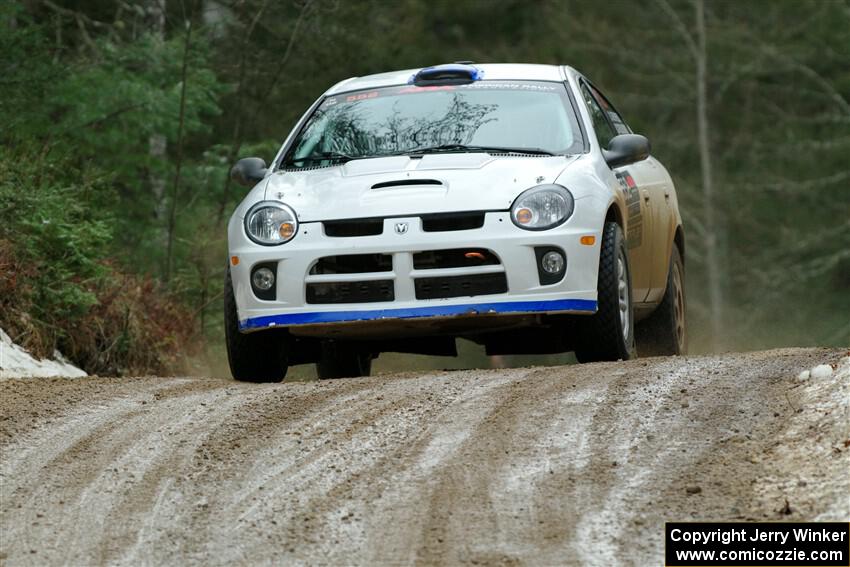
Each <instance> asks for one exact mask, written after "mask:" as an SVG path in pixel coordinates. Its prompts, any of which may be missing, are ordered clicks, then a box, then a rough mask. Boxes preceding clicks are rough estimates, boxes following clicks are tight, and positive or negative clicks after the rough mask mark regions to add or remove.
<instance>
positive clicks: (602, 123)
mask: <svg viewBox="0 0 850 567" xmlns="http://www.w3.org/2000/svg"><path fill="white" fill-rule="evenodd" d="M581 94H582V96H583V97H584V102H585V103H587V109H588V110H589V111H590V118H591V120H592V121H593V129H594V130H595V131H596V138H597V139H598V140H599V145H600V146H602V147H603V148H607V147H608V142H610V141H611V138H613V137H614V136H616V134H615V133H614V129H613V128H612V127H611V123H610V122H608V119H607V118H605V114H603V113H602V108H601V107H600V106H599V103H598V102H596V99H595V98H594V97H593V95H592V94H590V90H589V89H588V87H587V85H586V84H585V83H583V82H582V84H581Z"/></svg>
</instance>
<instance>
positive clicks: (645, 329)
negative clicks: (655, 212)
mask: <svg viewBox="0 0 850 567" xmlns="http://www.w3.org/2000/svg"><path fill="white" fill-rule="evenodd" d="M685 306H686V304H685V264H684V262H682V255H681V254H680V253H679V247H678V246H676V245H675V244H673V252H672V253H671V255H670V269H669V270H668V271H667V288H666V289H665V291H664V298H663V299H662V300H661V303H660V304H659V305H658V307H656V308H655V311H653V312H652V315H650V316H649V317H647V318H646V320H644V321H642V322H641V323H640V325H638V327H637V329H636V330H635V333H636V337H637V347H638V353H639V354H640V355H641V356H674V355H679V354H685V353H686V352H687V351H688V334H687V329H686V327H685Z"/></svg>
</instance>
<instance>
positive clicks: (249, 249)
mask: <svg viewBox="0 0 850 567" xmlns="http://www.w3.org/2000/svg"><path fill="white" fill-rule="evenodd" d="M577 205H578V203H577ZM589 220H590V219H587V220H586V221H585V222H582V221H580V220H579V219H578V218H577V216H576V215H575V214H574V215H573V218H571V219H569V221H567V222H566V223H565V224H563V225H561V226H560V227H557V228H555V229H552V230H547V231H541V232H530V231H526V230H522V229H520V228H518V227H516V226H515V225H514V224H513V223H512V222H511V220H510V216H509V213H508V212H507V211H500V212H489V213H486V215H485V220H484V225H483V226H482V227H481V228H477V229H472V230H462V231H449V232H424V231H423V230H422V223H421V220H420V217H415V216H414V217H403V218H388V219H384V221H383V222H384V230H383V234H381V235H376V236H357V237H329V236H327V235H325V233H324V229H323V224H322V223H320V222H316V223H304V224H302V225H301V226H300V227H299V233H298V235H297V236H296V237H295V238H294V239H293V240H292V241H290V242H289V243H287V244H283V245H281V246H274V247H267V246H259V245H257V244H255V243H254V242H252V241H251V240H249V239H248V238H247V236H246V235H245V233H244V229H243V227H242V222H241V219H240V218H238V216H235V217H234V218H232V219H231V222H230V225H229V246H230V257H234V256H235V257H238V259H239V262H238V264H236V265H233V264H231V266H230V270H231V277H232V278H233V289H234V294H235V298H236V304H237V308H238V312H239V327H240V329H241V330H243V331H245V332H250V331H255V330H259V329H265V328H269V327H280V326H283V327H295V326H316V325H322V326H325V325H329V324H332V325H337V324H345V323H354V322H363V321H372V320H388V319H399V320H401V319H404V320H407V321H415V320H417V319H421V320H428V321H433V320H434V318H447V317H450V318H457V317H470V318H473V317H475V316H477V315H485V314H486V315H499V314H504V315H517V314H525V313H582V314H590V313H595V312H596V276H597V269H598V265H599V244H600V239H601V233H600V230H599V226H601V223H591V222H589ZM397 223H407V225H408V230H407V232H405V233H404V234H397V233H396V232H395V228H394V227H395V225H396V224H397ZM582 236H595V237H596V238H595V244H593V245H589V246H588V245H583V244H581V243H580V238H581V237H582ZM540 246H552V247H557V248H560V249H562V250H563V251H564V253H565V254H566V258H567V267H566V273H565V275H564V278H563V279H562V280H561V281H560V282H558V283H556V284H552V285H541V284H540V279H539V275H538V270H537V259H536V256H535V252H534V248H535V247H540ZM464 248H469V249H478V248H486V249H488V250H490V251H492V252H493V253H494V254H495V255H496V256H497V257H498V258H499V260H500V262H501V263H500V264H499V265H498V266H492V265H490V266H471V267H462V268H440V269H414V265H413V254H415V253H417V252H423V251H429V250H444V249H464ZM346 254H391V255H392V270H391V271H389V272H374V273H357V274H333V275H311V274H310V273H309V272H310V269H311V267H312V266H313V265H314V264H315V263H316V261H317V260H318V259H319V258H322V257H325V256H339V255H346ZM264 262H277V279H276V299H275V300H274V301H264V300H261V299H258V298H257V297H256V296H255V295H254V292H253V290H252V289H251V285H250V274H251V268H252V267H253V266H254V265H256V264H259V263H264ZM499 272H503V273H504V274H505V276H506V279H507V289H508V291H507V292H506V293H498V294H491V295H478V296H475V297H469V296H466V297H453V298H449V299H417V298H416V293H415V287H414V281H415V280H416V279H418V278H424V277H434V276H446V277H451V276H456V275H473V274H484V273H499ZM388 279H389V280H392V282H393V288H394V300H393V301H382V302H370V303H348V304H309V303H307V298H306V291H305V289H306V284H308V283H310V282H355V281H374V280H388ZM361 324H362V323H361ZM470 325H473V326H474V325H475V322H474V321H471V322H470Z"/></svg>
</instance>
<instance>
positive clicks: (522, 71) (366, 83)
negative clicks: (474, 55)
mask: <svg viewBox="0 0 850 567" xmlns="http://www.w3.org/2000/svg"><path fill="white" fill-rule="evenodd" d="M473 65H474V66H475V67H477V68H479V69H481V70H482V71H484V80H486V81H490V80H517V81H563V80H564V79H565V78H566V73H565V71H566V70H567V69H570V68H569V67H564V66H563V65H538V64H534V63H487V64H477V63H474V64H473ZM419 70H420V69H405V70H403V71H390V72H388V73H378V74H376V75H366V76H365V77H352V78H350V79H346V80H344V81H341V82H339V83H337V84H336V85H334V86H333V87H331V88H330V89H328V90H327V91H326V92H325V96H328V95H335V94H339V93H343V92H348V91H359V90H362V89H374V88H378V87H390V86H394V85H405V84H407V81H408V80H409V79H410V77H411V76H412V75H414V74H415V73H416V72H418V71H419Z"/></svg>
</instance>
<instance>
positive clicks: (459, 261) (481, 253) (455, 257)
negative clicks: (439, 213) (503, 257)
mask: <svg viewBox="0 0 850 567" xmlns="http://www.w3.org/2000/svg"><path fill="white" fill-rule="evenodd" d="M500 263H501V262H499V259H498V258H497V257H496V255H495V254H493V253H492V252H490V251H489V250H487V249H485V248H455V249H450V250H428V251H426V252H418V253H416V254H414V255H413V267H414V268H415V269H417V270H433V269H439V268H472V267H475V266H495V265H498V264H500Z"/></svg>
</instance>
